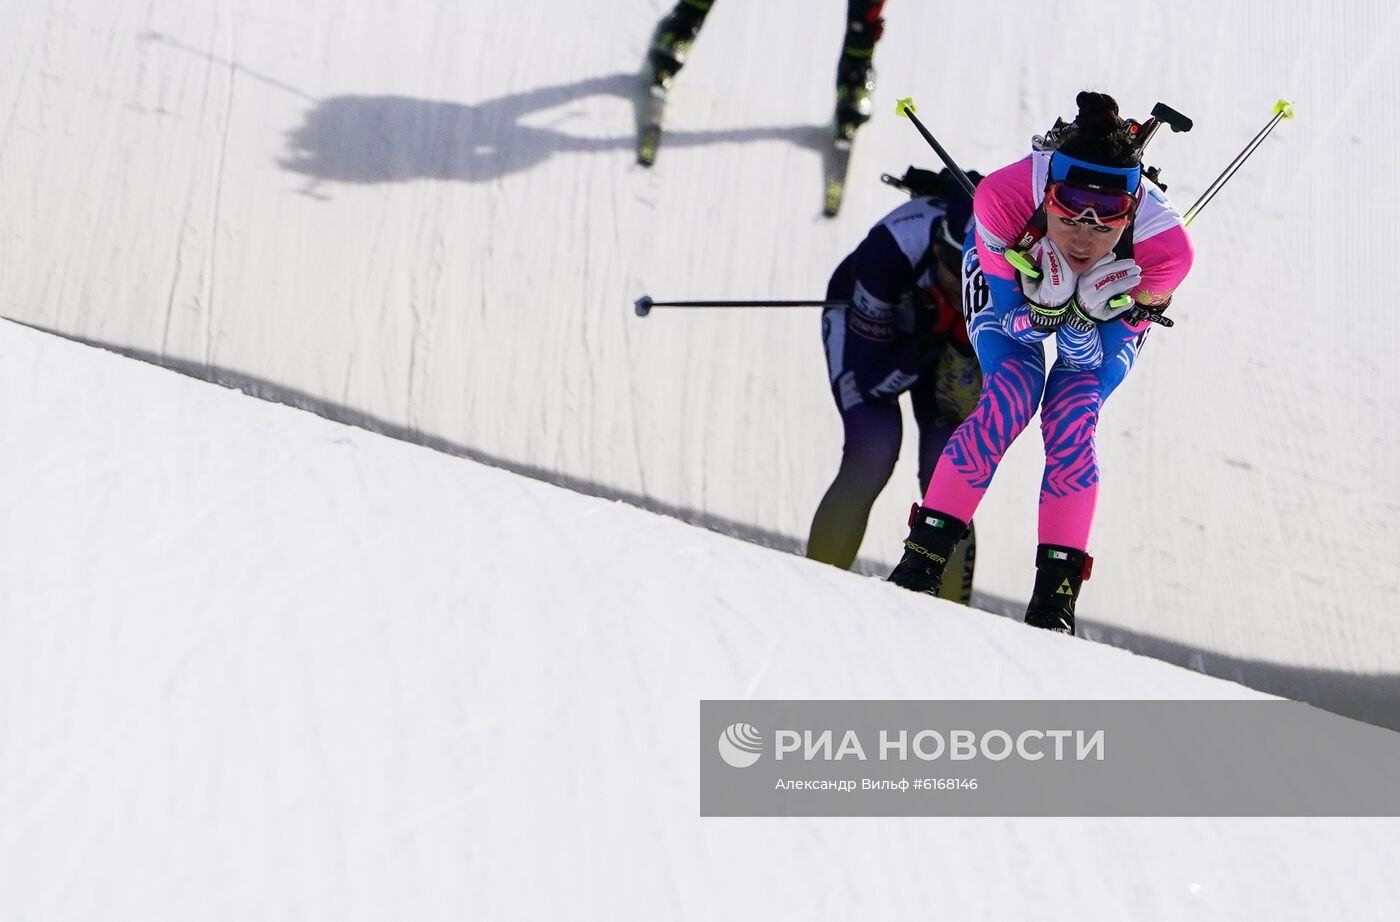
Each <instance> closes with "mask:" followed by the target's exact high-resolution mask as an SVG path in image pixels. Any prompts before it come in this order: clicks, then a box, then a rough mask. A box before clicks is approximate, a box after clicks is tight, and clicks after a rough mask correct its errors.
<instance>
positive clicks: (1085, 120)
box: [1074, 90, 1123, 134]
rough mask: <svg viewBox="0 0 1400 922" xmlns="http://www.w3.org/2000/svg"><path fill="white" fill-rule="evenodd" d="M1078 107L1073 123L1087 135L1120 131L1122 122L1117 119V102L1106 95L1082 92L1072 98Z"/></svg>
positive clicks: (1087, 91)
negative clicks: (1077, 113)
mask: <svg viewBox="0 0 1400 922" xmlns="http://www.w3.org/2000/svg"><path fill="white" fill-rule="evenodd" d="M1074 103H1075V105H1077V106H1079V115H1077V116H1076V117H1075V119H1074V120H1075V122H1076V123H1077V124H1078V125H1079V127H1080V128H1081V129H1082V130H1083V131H1085V132H1087V133H1089V134H1108V133H1109V132H1112V131H1115V130H1118V129H1121V128H1122V127H1123V120H1122V119H1121V118H1119V117H1118V101H1117V100H1116V99H1114V98H1113V97H1112V96H1110V95H1108V94H1107V93H1093V92H1090V91H1089V90H1084V91H1083V92H1081V93H1080V94H1079V95H1078V96H1076V97H1074Z"/></svg>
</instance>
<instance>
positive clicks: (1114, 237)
mask: <svg viewBox="0 0 1400 922" xmlns="http://www.w3.org/2000/svg"><path fill="white" fill-rule="evenodd" d="M1076 101H1077V103H1078V107H1079V113H1078V115H1077V117H1076V118H1075V120H1074V122H1073V123H1071V124H1070V125H1069V126H1068V128H1067V129H1066V130H1065V131H1064V132H1062V133H1061V134H1060V135H1059V143H1058V145H1057V146H1056V147H1054V149H1053V150H1045V151H1035V152H1032V153H1031V155H1030V156H1028V157H1025V158H1023V159H1021V160H1018V161H1017V162H1015V163H1013V164H1010V165H1009V166H1006V167H1003V168H1002V169H1000V170H997V171H996V172H994V173H992V174H991V175H989V176H988V177H987V178H986V179H985V180H983V182H982V183H981V185H980V186H978V189H977V195H976V197H975V199H974V213H975V217H976V221H975V226H974V229H973V232H972V234H970V235H969V239H968V241H967V243H966V245H965V251H964V262H963V273H964V279H965V282H964V288H965V290H973V288H974V287H975V286H969V285H968V283H967V280H969V279H974V280H975V277H976V276H977V275H978V274H979V273H980V274H981V275H982V276H983V277H984V279H985V283H986V284H985V288H983V290H985V291H986V292H987V293H988V295H989V298H988V300H989V303H975V302H969V301H967V300H966V299H965V301H964V310H965V312H966V314H967V320H968V334H969V337H970V338H971V340H972V345H973V348H974V349H975V350H976V352H977V358H978V362H979V363H980V364H981V366H982V381H983V383H982V394H981V396H980V398H979V399H978V402H977V407H976V409H975V410H974V411H973V412H972V414H971V416H969V417H968V418H967V420H966V421H964V422H963V424H962V425H961V426H959V427H958V429H957V431H956V432H954V434H953V436H952V438H951V439H949V441H948V444H947V446H946V447H945V448H944V450H943V454H942V456H941V457H940V459H939V461H938V465H937V467H936V468H935V470H934V473H933V478H932V481H931V482H930V483H929V486H928V490H927V491H926V493H925V494H924V499H923V504H922V505H921V506H918V507H916V508H915V510H914V511H913V513H912V515H911V518H910V531H909V537H908V539H906V541H905V542H904V547H905V550H904V555H903V558H902V559H901V560H900V562H899V565H898V566H897V567H895V570H894V572H893V573H891V574H890V577H889V578H890V580H891V581H892V582H894V583H896V584H898V585H900V586H903V587H905V588H908V589H912V590H914V591H917V592H925V593H929V594H935V595H936V594H937V593H938V590H939V586H940V584H941V582H942V579H943V575H944V570H945V568H946V566H947V559H948V557H949V556H950V553H951V551H952V549H953V547H954V545H955V544H956V543H957V541H958V540H959V539H960V538H961V537H962V535H963V533H964V531H965V530H966V528H967V523H968V522H969V521H971V519H972V515H973V513H974V511H975V510H976V509H977V506H978V504H979V503H980V502H981V500H982V497H983V495H984V494H985V493H986V491H987V488H988V486H989V485H990V484H991V481H992V476H993V475H994V474H995V473H996V469H997V465H998V464H999V463H1000V461H1001V459H1002V457H1003V456H1004V455H1005V453H1006V450H1007V449H1008V448H1009V447H1010V446H1011V443H1012V442H1013V441H1014V440H1015V439H1016V437H1017V436H1018V435H1020V434H1021V432H1022V431H1023V430H1024V429H1025V428H1026V426H1027V425H1028V424H1029V423H1030V420H1031V417H1032V416H1033V415H1034V414H1035V412H1036V410H1037V409H1039V410H1040V416H1041V434H1042V437H1043V439H1044V443H1045V472H1044V476H1043V478H1042V480H1041V486H1040V510H1039V546H1038V547H1037V549H1036V578H1035V588H1034V591H1033V592H1032V594H1031V599H1030V603H1029V605H1028V606H1027V609H1026V616H1025V621H1026V623H1027V624H1031V625H1034V626H1036V627H1041V628H1046V629H1049V630H1054V631H1059V632H1062V633H1067V634H1073V633H1074V617H1075V604H1076V602H1077V600H1078V598H1079V593H1080V589H1081V586H1082V583H1083V581H1084V580H1085V579H1087V578H1088V576H1089V573H1090V570H1091V568H1092V563H1093V559H1092V558H1091V557H1090V556H1089V554H1088V553H1087V548H1088V545H1089V533H1090V528H1091V526H1092V524H1093V519H1094V507H1095V504H1096V502H1097V500H1098V490H1099V464H1098V458H1097V455H1096V454H1095V450H1094V433H1095V429H1096V428H1097V426H1098V422H1099V414H1100V411H1101V410H1102V408H1103V404H1104V401H1105V400H1107V399H1108V396H1109V395H1110V394H1111V393H1113V391H1114V389H1115V388H1116V387H1118V385H1119V384H1120V383H1122V381H1123V379H1124V377H1126V376H1127V374H1128V372H1129V371H1130V370H1132V367H1133V364H1134V362H1135V360H1136V359H1137V357H1138V354H1139V352H1140V351H1141V349H1142V345H1143V341H1144V339H1145V338H1146V336H1147V328H1148V326H1149V325H1150V323H1149V321H1148V320H1146V319H1144V318H1145V317H1146V316H1148V315H1150V314H1158V315H1160V313H1161V311H1162V310H1163V309H1164V308H1165V306H1166V305H1167V304H1168V303H1169V302H1170V300H1171V296H1172V293H1173V292H1174V291H1175V290H1176V288H1177V286H1178V285H1180V284H1181V281H1182V279H1184V278H1185V277H1186V274H1187V272H1188V271H1189V270H1190V268H1191V262H1192V255H1193V251H1192V246H1191V241H1190V239H1189V238H1188V237H1187V235H1186V229H1185V226H1184V224H1183V222H1182V218H1181V215H1180V213H1179V212H1178V211H1177V210H1176V208H1175V207H1173V206H1172V204H1171V202H1169V201H1168V200H1167V197H1166V195H1165V193H1163V192H1162V190H1161V188H1160V187H1158V186H1157V185H1156V184H1155V183H1153V182H1152V181H1151V180H1150V179H1148V178H1147V177H1145V176H1144V175H1143V171H1142V164H1141V150H1140V149H1139V148H1137V147H1136V146H1135V145H1134V143H1133V138H1132V134H1131V131H1130V126H1129V125H1128V123H1126V122H1125V121H1124V120H1123V119H1121V118H1120V117H1119V115H1118V104H1117V103H1116V102H1115V101H1114V99H1113V98H1112V97H1111V96H1108V95H1105V94H1102V93H1092V92H1083V93H1080V94H1079V95H1078V97H1077V100H1076ZM1037 237H1038V239H1036V238H1037ZM1029 241H1034V243H1033V245H1031V246H1030V247H1029V248H1028V249H1019V248H1018V245H1021V246H1024V245H1025V244H1026V243H1027V242H1029ZM1018 264H1019V265H1020V266H1021V268H1018ZM1026 270H1029V271H1026ZM977 281H981V280H977ZM1051 337H1053V338H1054V341H1055V353H1056V354H1055V359H1054V362H1053V364H1052V365H1051V366H1050V369H1049V374H1048V376H1047V374H1046V363H1045V341H1046V340H1048V339H1050V338H1051Z"/></svg>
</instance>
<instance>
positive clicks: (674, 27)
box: [647, 0, 714, 83]
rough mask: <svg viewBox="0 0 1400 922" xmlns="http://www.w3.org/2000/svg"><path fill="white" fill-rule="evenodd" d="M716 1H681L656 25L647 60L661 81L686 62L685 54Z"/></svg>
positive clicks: (657, 80)
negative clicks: (711, 5)
mask: <svg viewBox="0 0 1400 922" xmlns="http://www.w3.org/2000/svg"><path fill="white" fill-rule="evenodd" d="M713 2H714V0H680V2H679V3H677V4H676V7H675V9H673V10H671V12H669V13H667V14H666V15H665V16H664V17H663V18H662V20H661V21H660V22H659V23H657V24H656V31H655V32H654V33H652V36H651V47H650V48H649V49H648V51H647V60H648V61H649V62H650V63H651V70H652V74H653V76H654V79H655V80H656V82H657V83H666V82H667V81H669V80H670V79H671V78H672V77H674V76H675V75H676V72H677V71H679V70H680V69H681V65H683V64H685V56H686V55H687V54H688V53H689V52H690V46H691V44H692V43H693V42H694V41H695V36H696V35H698V34H699V32H700V27H701V26H702V25H704V23H705V14H706V13H708V12H710V4H711V3H713Z"/></svg>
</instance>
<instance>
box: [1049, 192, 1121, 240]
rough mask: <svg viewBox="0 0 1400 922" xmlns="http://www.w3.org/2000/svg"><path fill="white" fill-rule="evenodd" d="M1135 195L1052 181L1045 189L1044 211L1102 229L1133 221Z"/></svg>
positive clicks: (1073, 221)
mask: <svg viewBox="0 0 1400 922" xmlns="http://www.w3.org/2000/svg"><path fill="white" fill-rule="evenodd" d="M1136 208H1137V198H1136V197H1134V196H1133V195H1132V194H1131V193H1128V192H1118V191H1116V190H1112V189H1086V188H1084V187H1083V186H1071V185H1070V184H1069V183H1064V182H1052V183H1051V184H1050V185H1049V186H1047V187H1046V189H1045V210H1046V211H1048V212H1050V213H1051V214H1053V215H1055V216H1056V217H1058V218H1060V219H1061V220H1064V221H1066V222H1068V223H1071V224H1078V223H1084V224H1096V225H1099V226H1100V227H1103V228H1105V229H1108V228H1112V227H1123V226H1126V225H1127V224H1128V223H1129V222H1131V221H1132V220H1133V212H1134V210H1136Z"/></svg>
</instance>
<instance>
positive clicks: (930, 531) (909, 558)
mask: <svg viewBox="0 0 1400 922" xmlns="http://www.w3.org/2000/svg"><path fill="white" fill-rule="evenodd" d="M966 533H967V523H966V522H963V521H959V520H958V519H955V518H953V517H952V516H950V515H945V514H944V513H942V512H935V511H934V510H932V509H929V508H927V507H925V506H920V505H918V504H915V505H914V507H913V508H912V509H910V510H909V537H908V538H905V539H904V557H903V558H902V559H901V560H900V561H899V565H898V566H896V567H895V568H894V572H893V573H891V574H890V576H889V581H890V582H892V583H894V584H895V585H896V586H902V587H904V588H905V589H908V590H910V591H912V592H922V593H925V594H927V595H938V590H939V589H940V588H941V587H942V585H943V573H944V571H945V570H947V569H948V558H950V557H951V556H953V548H955V547H957V544H958V542H959V541H961V540H962V537H963V535H965V534H966Z"/></svg>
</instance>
